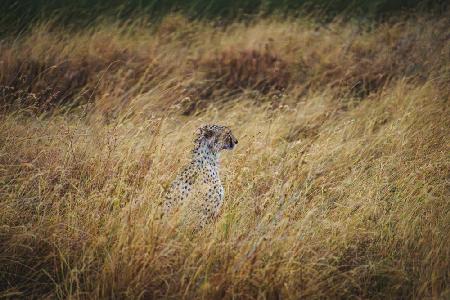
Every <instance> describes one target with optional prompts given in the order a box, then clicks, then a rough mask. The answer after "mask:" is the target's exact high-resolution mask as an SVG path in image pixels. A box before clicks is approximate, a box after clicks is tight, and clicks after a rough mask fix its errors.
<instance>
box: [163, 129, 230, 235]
mask: <svg viewBox="0 0 450 300" xmlns="http://www.w3.org/2000/svg"><path fill="white" fill-rule="evenodd" d="M237 143H238V140H237V139H236V138H235V137H234V135H233V133H232V132H231V130H230V128H228V127H226V126H221V125H205V126H202V127H200V128H199V129H197V132H196V138H195V139H194V149H193V150H192V160H191V161H190V163H189V164H187V165H186V166H185V167H184V168H183V170H182V172H181V173H179V174H178V176H177V177H176V178H175V180H174V181H173V183H172V184H171V186H170V187H169V189H168V190H167V193H166V195H165V200H164V203H163V213H164V215H169V214H172V213H173V212H174V211H175V210H176V209H178V208H180V206H186V208H187V209H186V211H187V212H188V214H189V215H190V217H191V218H193V219H194V222H196V223H197V226H199V227H200V228H203V227H204V225H206V224H207V223H208V222H210V221H211V220H212V219H214V218H216V217H217V216H218V215H219V212H220V209H221V207H222V203H223V198H224V189H223V186H222V183H221V181H220V178H219V153H220V152H221V151H222V150H231V149H233V148H234V146H235V145H236V144H237Z"/></svg>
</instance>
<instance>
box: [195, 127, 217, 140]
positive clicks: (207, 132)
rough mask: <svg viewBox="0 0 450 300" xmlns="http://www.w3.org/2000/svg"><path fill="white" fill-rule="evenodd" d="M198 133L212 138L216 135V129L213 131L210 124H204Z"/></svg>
mask: <svg viewBox="0 0 450 300" xmlns="http://www.w3.org/2000/svg"><path fill="white" fill-rule="evenodd" d="M198 135H199V136H200V137H203V138H206V139H210V138H212V137H213V135H214V131H212V130H211V129H210V128H208V126H202V127H200V128H199V129H198Z"/></svg>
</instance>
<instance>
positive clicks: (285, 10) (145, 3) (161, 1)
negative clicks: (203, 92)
mask: <svg viewBox="0 0 450 300" xmlns="http://www.w3.org/2000/svg"><path fill="white" fill-rule="evenodd" d="M447 7H448V4H447V1H445V0H437V1H436V0H435V1H433V0H425V1H418V0H359V1H358V0H335V1H333V0H128V1H120V0H76V1H73V0H2V1H0V34H1V35H4V34H5V33H17V32H18V31H23V30H27V29H29V28H30V26H31V25H32V24H34V23H35V22H37V21H46V20H49V19H51V20H53V21H56V22H57V24H62V25H66V26H73V27H80V26H88V25H89V24H91V23H92V22H95V21H97V20H98V19H99V18H100V19H102V18H113V19H119V20H127V19H129V18H130V17H132V16H135V15H136V14H137V15H147V16H149V17H150V18H151V19H152V20H154V21H157V20H158V19H160V18H161V17H163V16H165V15H166V14H168V13H171V12H179V13H182V14H184V15H186V16H188V17H189V18H192V19H202V18H209V19H220V20H223V21H226V20H234V19H242V18H251V17H253V16H255V15H258V16H261V15H262V16H267V15H271V14H279V15H291V16H298V15H302V14H309V13H313V12H314V13H321V14H323V16H324V17H325V18H324V19H325V20H326V19H331V18H333V17H334V16H336V15H344V16H349V17H358V18H359V17H364V18H370V19H373V18H377V19H378V18H385V17H388V16H391V15H393V14H396V13H399V12H405V11H407V10H414V11H418V12H430V11H431V12H434V13H439V12H440V11H443V10H444V9H446V8H447Z"/></svg>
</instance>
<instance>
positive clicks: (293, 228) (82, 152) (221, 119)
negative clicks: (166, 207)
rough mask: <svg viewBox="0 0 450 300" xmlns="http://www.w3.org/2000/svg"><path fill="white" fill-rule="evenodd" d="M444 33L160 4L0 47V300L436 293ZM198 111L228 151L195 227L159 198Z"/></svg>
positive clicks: (448, 47) (410, 25)
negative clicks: (235, 15)
mask: <svg viewBox="0 0 450 300" xmlns="http://www.w3.org/2000/svg"><path fill="white" fill-rule="evenodd" d="M446 25H448V20H444V19H439V20H431V19H425V18H415V19H410V20H405V21H398V22H390V23H389V24H387V23H384V24H375V25H371V26H372V27H371V28H370V27H368V26H361V25H357V24H351V23H342V22H334V23H331V24H329V25H326V26H325V25H324V26H320V25H318V24H316V23H314V22H307V21H298V20H284V21H282V20H261V21H258V22H256V23H254V24H250V25H245V24H242V23H236V24H232V25H231V26H230V27H227V28H218V27H214V26H212V25H210V24H206V23H195V22H188V21H186V20H184V19H183V18H181V17H179V16H171V17H169V18H168V19H167V20H166V21H165V22H163V23H162V25H161V26H159V27H158V28H153V27H150V28H149V27H148V26H147V25H145V22H143V21H142V22H141V20H140V21H137V22H136V24H131V25H130V24H129V25H127V26H124V25H117V24H104V25H99V26H98V27H95V28H93V29H89V30H84V31H82V32H77V33H73V32H72V33H69V32H65V31H64V30H63V29H58V28H56V29H55V28H52V27H51V26H48V25H42V26H40V27H38V28H36V29H35V30H34V31H33V32H32V33H30V34H27V35H24V36H22V37H20V38H18V39H16V40H4V41H3V42H2V43H1V44H0V50H1V52H0V57H1V60H2V68H1V70H0V82H1V85H2V96H1V97H2V101H3V104H4V105H5V109H4V112H3V114H2V116H1V120H0V130H1V133H2V134H1V135H0V168H1V173H0V180H1V185H0V193H1V196H2V198H1V201H0V226H1V227H0V296H6V297H8V296H10V297H17V296H22V297H26V296H35V297H50V298H69V297H70V298H160V297H164V298H166V297H167V298H205V299H212V298H261V299H263V298H279V297H282V298H287V299H298V298H338V297H343V298H344V297H345V298H381V297H387V298H426V297H431V298H447V297H449V296H450V286H449V284H448V282H449V281H450V247H449V244H450V202H449V201H448V199H449V190H448V187H449V186H448V179H449V174H450V172H449V171H450V159H449V144H448V140H449V134H450V132H449V131H450V117H449V116H450V112H449V95H450V93H449V89H448V86H449V66H450V64H449V60H450V55H449V54H450V43H449V40H448V38H446V37H448V26H446ZM272 58H274V60H272ZM271 62H275V63H273V64H272V63H271ZM280 64H281V65H282V66H283V68H282V70H279V71H277V68H278V66H279V65H280ZM258 76H261V78H262V80H258V79H257V78H259V77H258ZM278 76H279V77H278ZM267 77H269V78H270V80H266V79H267ZM244 79H245V80H244ZM246 80H247V81H246ZM280 84H282V86H281V85H280ZM55 93H57V94H55ZM52 95H53V96H52ZM61 95H63V96H61ZM186 96H188V97H190V100H187V101H188V102H190V103H188V104H187V105H188V107H187V109H186V103H185V102H186V101H184V102H183V101H182V99H183V98H184V97H186ZM51 97H53V98H51ZM19 100H21V101H22V103H21V104H20V105H19V104H18V101H19ZM75 102H78V103H81V104H84V105H82V106H77V107H75V108H74V109H72V110H71V111H68V112H67V111H66V113H62V112H64V110H60V108H61V106H60V105H59V103H65V104H66V106H63V107H67V105H69V106H70V105H71V104H72V103H75ZM42 111H45V112H47V113H46V114H44V115H40V114H36V112H42ZM181 112H184V113H186V114H188V115H187V116H184V115H182V114H181ZM203 123H221V124H226V125H229V126H230V127H231V128H232V129H233V132H234V133H235V135H236V137H237V138H238V139H239V145H238V147H237V148H236V149H235V150H234V151H232V152H227V153H224V154H223V156H222V159H221V161H222V163H221V165H222V173H221V176H222V179H223V182H224V187H225V193H226V197H225V206H224V209H223V213H222V216H221V217H220V218H219V220H218V221H217V222H216V223H215V224H211V225H210V226H208V227H207V228H206V229H205V230H203V231H202V232H199V233H196V234H193V233H191V232H189V231H188V230H185V229H184V228H183V227H182V226H179V225H178V226H175V221H176V220H175V221H174V223H170V222H169V223H165V222H163V221H161V220H160V218H159V204H160V202H161V200H162V194H163V191H164V188H165V187H166V186H167V185H168V184H169V183H170V181H171V180H172V179H173V178H174V175H175V173H176V172H177V170H178V169H179V168H180V167H181V166H182V165H183V164H184V163H185V162H186V161H187V160H188V159H189V151H190V148H191V146H192V138H193V132H194V131H195V129H196V128H197V127H198V126H199V125H200V124H203Z"/></svg>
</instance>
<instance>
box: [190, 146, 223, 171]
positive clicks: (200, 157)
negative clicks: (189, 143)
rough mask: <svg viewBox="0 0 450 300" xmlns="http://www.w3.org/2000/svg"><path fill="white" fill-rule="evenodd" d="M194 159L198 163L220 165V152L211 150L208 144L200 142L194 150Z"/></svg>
mask: <svg viewBox="0 0 450 300" xmlns="http://www.w3.org/2000/svg"><path fill="white" fill-rule="evenodd" d="M192 160H193V162H195V163H196V164H197V165H200V166H206V165H210V166H212V167H215V168H218V167H219V153H218V152H214V151H212V150H211V148H210V147H208V145H205V144H198V145H196V146H195V148H194V150H193V151H192Z"/></svg>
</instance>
